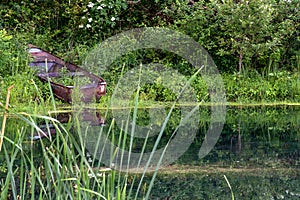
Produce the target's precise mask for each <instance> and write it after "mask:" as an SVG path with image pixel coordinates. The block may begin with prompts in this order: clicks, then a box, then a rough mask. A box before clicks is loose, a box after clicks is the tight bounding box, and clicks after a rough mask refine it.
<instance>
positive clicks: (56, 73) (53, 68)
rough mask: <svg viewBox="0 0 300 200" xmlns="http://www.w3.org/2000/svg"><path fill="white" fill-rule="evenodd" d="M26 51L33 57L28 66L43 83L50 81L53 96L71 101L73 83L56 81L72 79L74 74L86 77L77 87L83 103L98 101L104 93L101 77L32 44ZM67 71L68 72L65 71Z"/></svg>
mask: <svg viewBox="0 0 300 200" xmlns="http://www.w3.org/2000/svg"><path fill="white" fill-rule="evenodd" d="M28 52H29V54H30V55H31V56H32V57H33V61H32V62H30V63H29V66H30V67H32V68H34V69H35V70H36V71H37V76H38V78H39V79H40V80H41V81H43V82H44V83H50V85H51V88H52V91H53V94H54V96H55V97H57V98H59V99H61V100H63V101H65V102H68V103H71V102H72V93H74V85H64V84H63V83H59V82H56V81H55V79H57V78H59V77H62V76H63V77H68V78H70V77H71V78H72V79H74V77H75V76H79V77H86V78H88V79H89V81H90V82H89V83H87V84H84V85H83V86H80V87H79V88H78V89H79V90H78V91H79V94H80V96H81V98H80V99H81V101H83V102H85V103H89V102H92V101H93V100H96V101H98V100H99V99H100V97H101V96H104V95H105V94H106V82H105V80H104V79H103V78H101V77H99V76H97V75H95V74H93V73H91V72H89V71H87V70H85V69H83V68H81V67H79V66H77V65H75V64H73V63H69V62H65V61H63V60H62V59H60V58H59V57H56V56H54V55H52V54H51V53H49V52H47V51H45V50H43V49H41V48H38V47H36V46H34V45H32V44H29V45H28ZM65 71H67V72H68V73H65Z"/></svg>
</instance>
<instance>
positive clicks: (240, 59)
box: [239, 50, 243, 73]
mask: <svg viewBox="0 0 300 200" xmlns="http://www.w3.org/2000/svg"><path fill="white" fill-rule="evenodd" d="M242 63H243V51H242V50H240V55H239V73H241V72H242Z"/></svg>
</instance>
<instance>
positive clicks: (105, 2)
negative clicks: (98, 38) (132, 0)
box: [79, 0, 127, 31]
mask: <svg viewBox="0 0 300 200" xmlns="http://www.w3.org/2000/svg"><path fill="white" fill-rule="evenodd" d="M126 8H127V2H126V1H125V0H116V1H114V2H113V1H110V0H97V1H95V2H92V1H90V2H88V4H87V5H85V9H84V16H82V18H81V24H80V25H79V28H82V29H87V30H89V31H105V30H107V29H110V28H113V27H115V26H116V24H117V21H119V19H120V15H121V12H122V11H123V10H126Z"/></svg>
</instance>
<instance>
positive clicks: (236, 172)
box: [151, 107, 300, 199]
mask: <svg viewBox="0 0 300 200" xmlns="http://www.w3.org/2000/svg"><path fill="white" fill-rule="evenodd" d="M198 138H201V137H198ZM201 144H202V140H199V141H198V140H197V139H196V140H195V141H194V142H193V144H192V145H191V146H190V148H189V150H188V151H187V152H186V153H185V154H184V155H183V156H181V157H180V158H179V159H178V160H177V161H176V162H175V164H173V165H170V166H168V167H167V168H166V169H165V170H162V171H161V172H160V173H159V175H158V176H157V179H156V181H155V184H154V187H153V190H152V196H151V197H152V198H151V199H231V190H230V188H229V186H228V183H227V182H226V179H225V177H224V175H225V176H226V178H227V179H228V182H229V183H230V185H231V187H232V192H233V194H234V197H235V199H300V108H299V107H241V108H236V107H229V108H228V110H227V118H226V124H225V126H224V128H223V130H222V134H221V136H220V138H219V140H218V142H217V144H216V145H215V147H214V148H213V149H212V151H211V152H210V153H209V154H208V155H207V156H205V157H204V158H202V159H199V158H198V151H199V149H200V147H201Z"/></svg>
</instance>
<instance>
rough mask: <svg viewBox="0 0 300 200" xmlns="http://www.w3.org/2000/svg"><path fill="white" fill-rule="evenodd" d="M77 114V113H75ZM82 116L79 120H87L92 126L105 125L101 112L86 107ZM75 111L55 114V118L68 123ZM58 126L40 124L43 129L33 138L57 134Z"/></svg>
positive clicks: (81, 113) (37, 138)
mask: <svg viewBox="0 0 300 200" xmlns="http://www.w3.org/2000/svg"><path fill="white" fill-rule="evenodd" d="M74 114H75V113H74ZM79 114H80V116H78V120H79V121H80V122H87V123H89V124H90V125H91V126H105V118H104V117H102V116H101V114H100V113H99V112H97V111H95V110H92V109H85V110H83V111H81V112H80V113H79ZM72 116H73V113H72V112H66V113H57V114H56V115H55V116H53V118H54V119H56V120H57V121H59V122H60V123H62V124H65V123H68V122H70V121H71V120H72ZM56 127H57V126H54V125H53V124H52V123H48V124H42V125H40V126H39V128H40V129H41V130H40V131H38V132H37V133H36V134H35V135H34V136H33V138H32V139H33V140H39V139H41V138H44V137H48V136H50V135H54V134H56Z"/></svg>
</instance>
